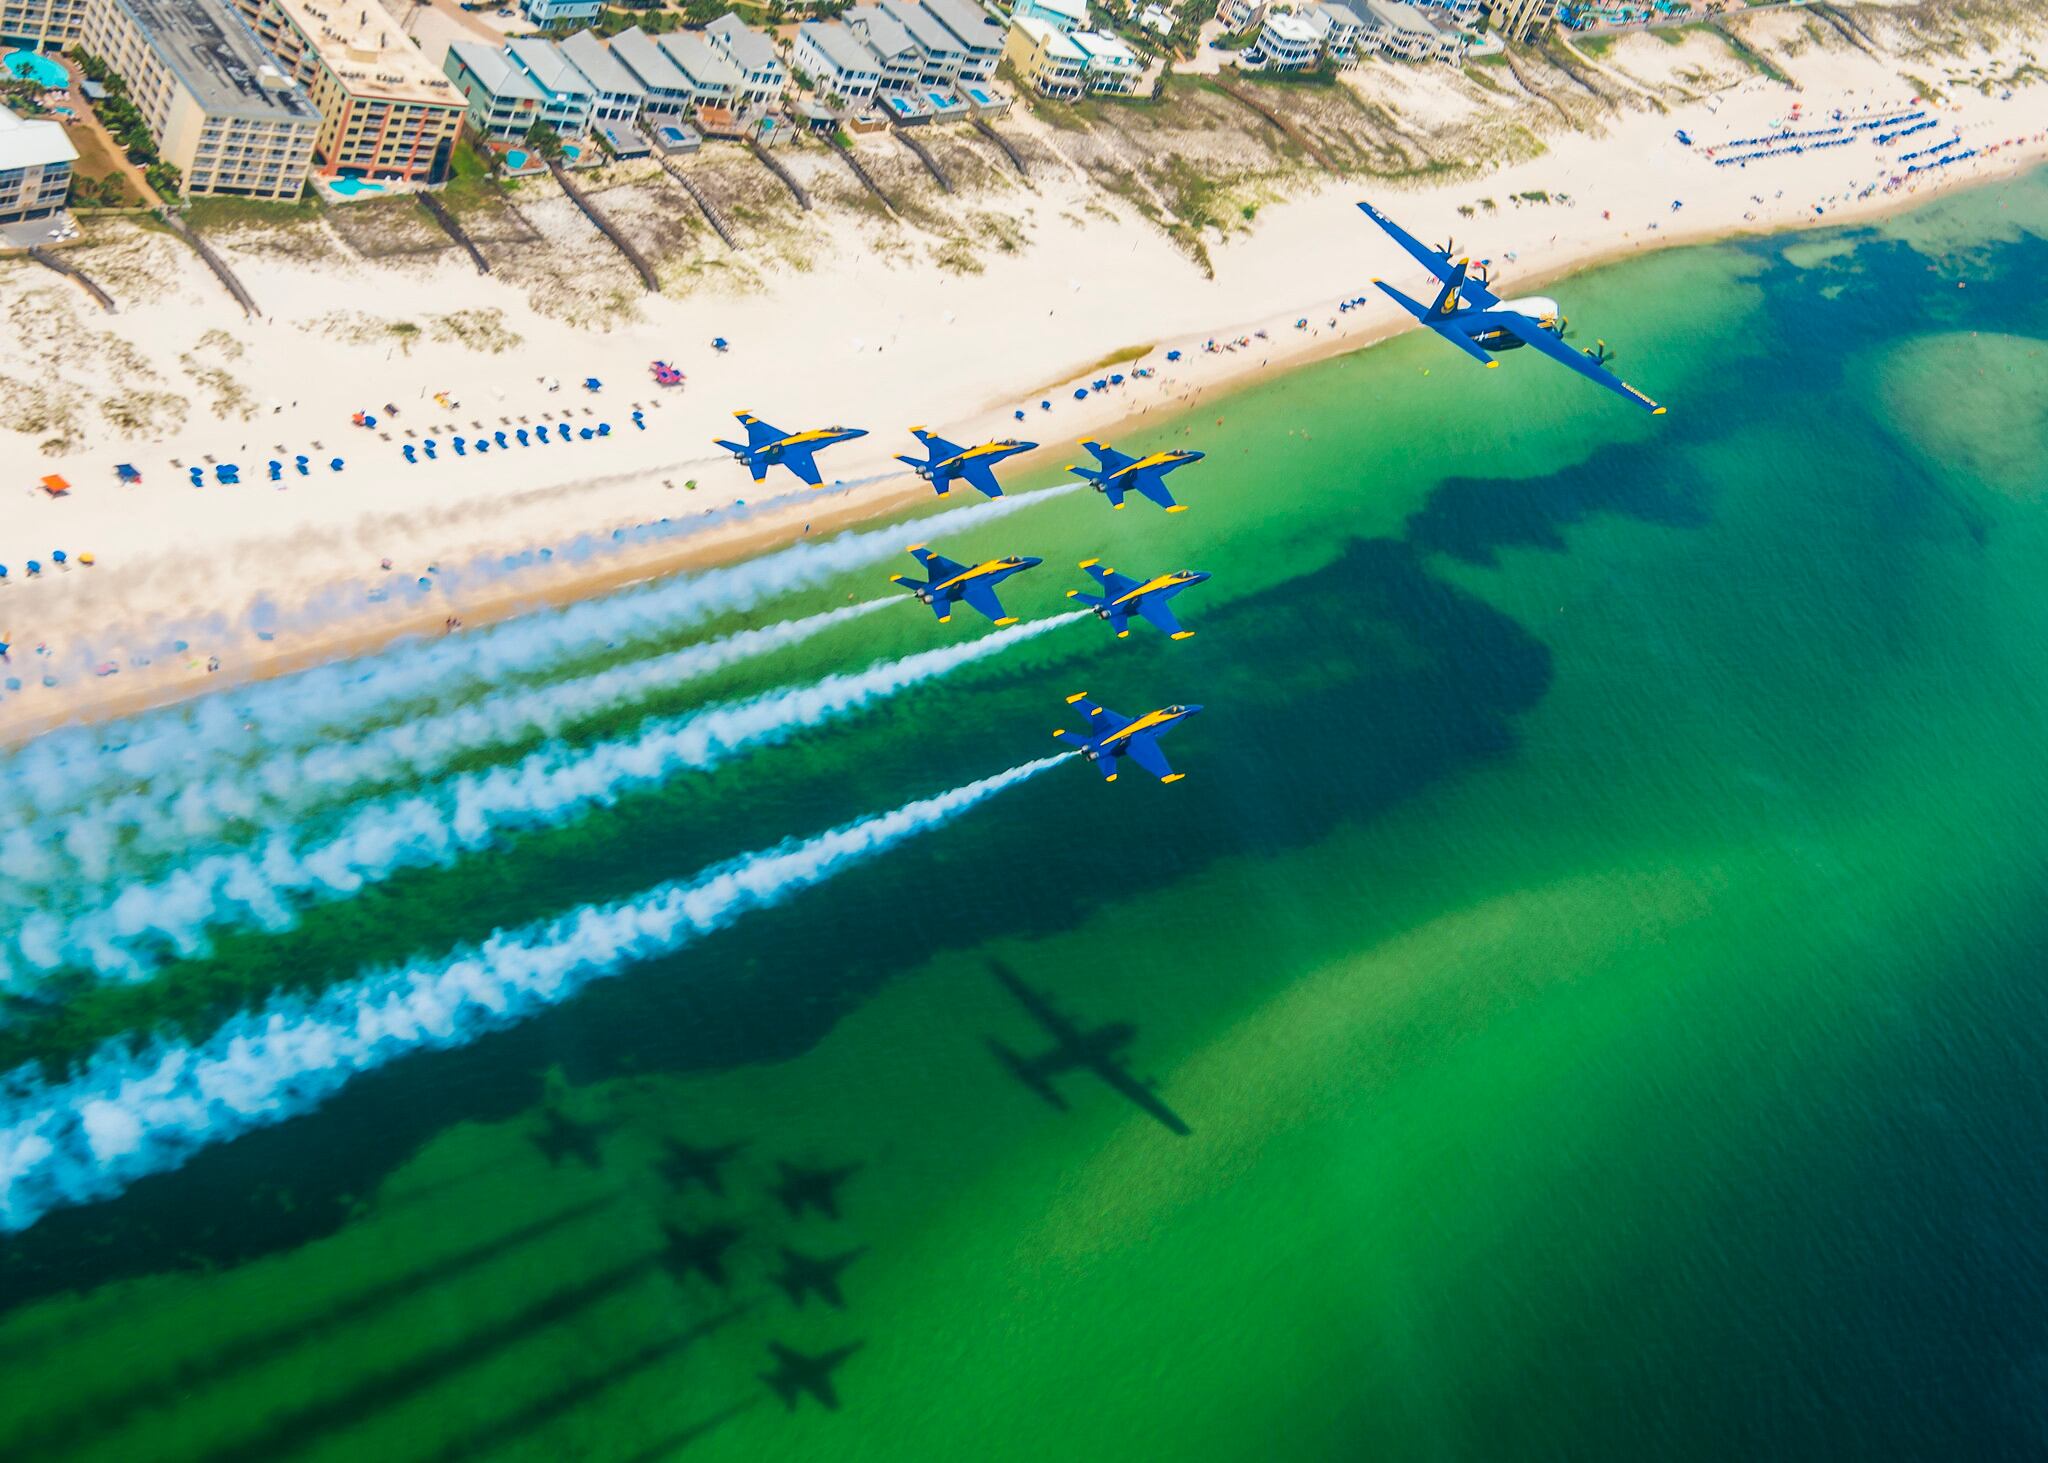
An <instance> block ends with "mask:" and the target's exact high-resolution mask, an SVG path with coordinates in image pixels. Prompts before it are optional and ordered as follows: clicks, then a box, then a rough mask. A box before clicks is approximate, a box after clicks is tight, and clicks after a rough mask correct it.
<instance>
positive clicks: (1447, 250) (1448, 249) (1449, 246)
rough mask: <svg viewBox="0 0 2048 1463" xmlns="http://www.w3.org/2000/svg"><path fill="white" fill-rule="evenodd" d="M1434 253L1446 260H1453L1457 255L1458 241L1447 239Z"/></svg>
mask: <svg viewBox="0 0 2048 1463" xmlns="http://www.w3.org/2000/svg"><path fill="white" fill-rule="evenodd" d="M1436 252H1437V253H1439V254H1441V255H1443V256H1444V258H1446V259H1455V258H1456V257H1457V255H1458V241H1457V240H1456V239H1449V238H1447V239H1445V240H1444V241H1443V243H1442V244H1440V245H1439V246H1438V247H1437V251H1436Z"/></svg>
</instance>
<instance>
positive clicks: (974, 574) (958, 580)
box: [931, 559, 1017, 594]
mask: <svg viewBox="0 0 2048 1463" xmlns="http://www.w3.org/2000/svg"><path fill="white" fill-rule="evenodd" d="M1016 567H1017V566H1016V565H1014V564H1011V563H1008V562H1006V561H1004V560H1002V559H990V560H989V561H988V562H987V563H986V564H976V565H975V566H974V567H973V568H972V569H963V570H962V571H961V572H960V573H958V574H955V575H954V576H953V577H952V578H951V579H948V580H945V581H943V582H942V583H939V584H934V585H933V586H932V587H931V592H932V593H933V594H937V593H938V592H939V591H940V590H942V589H951V588H952V587H953V586H954V585H956V584H965V583H966V582H967V581H968V580H970V579H979V578H981V577H982V576H983V575H985V574H994V573H995V572H996V571H998V570H1000V569H1014V568H1016Z"/></svg>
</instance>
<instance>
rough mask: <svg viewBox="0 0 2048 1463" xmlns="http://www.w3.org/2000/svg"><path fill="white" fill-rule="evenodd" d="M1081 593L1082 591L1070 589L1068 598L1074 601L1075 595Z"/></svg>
mask: <svg viewBox="0 0 2048 1463" xmlns="http://www.w3.org/2000/svg"><path fill="white" fill-rule="evenodd" d="M1080 592H1081V591H1080V590H1078V589H1070V590H1068V591H1067V598H1068V599H1072V598H1073V597H1074V596H1075V595H1077V594H1079V593H1080Z"/></svg>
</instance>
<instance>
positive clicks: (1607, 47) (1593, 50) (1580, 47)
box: [1572, 36, 1614, 58]
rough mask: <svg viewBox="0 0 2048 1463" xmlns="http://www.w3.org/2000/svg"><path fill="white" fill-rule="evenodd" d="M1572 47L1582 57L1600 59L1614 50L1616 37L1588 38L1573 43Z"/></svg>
mask: <svg viewBox="0 0 2048 1463" xmlns="http://www.w3.org/2000/svg"><path fill="white" fill-rule="evenodd" d="M1572 47H1573V49H1574V50H1576V51H1578V53H1579V54H1580V55H1582V56H1592V57H1595V58H1598V57H1601V56H1604V55H1606V54H1607V53H1608V52H1609V51H1611V50H1613V49H1614V37H1613V36H1586V37H1584V38H1583V39H1580V40H1575V41H1573V42H1572Z"/></svg>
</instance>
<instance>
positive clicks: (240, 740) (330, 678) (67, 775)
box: [0, 483, 1084, 826]
mask: <svg viewBox="0 0 2048 1463" xmlns="http://www.w3.org/2000/svg"><path fill="white" fill-rule="evenodd" d="M1082 486H1084V485H1083V484H1080V483H1066V484H1061V485H1060V486H1058V487H1052V488H1044V489H1041V490H1039V491H1037V492H1032V493H1020V494H1018V495H1016V496H1014V497H1003V498H993V499H989V500H987V501H986V502H982V503H977V504H974V505H972V506H970V507H966V508H956V509H950V510H948V511H947V512H945V513H943V514H941V515H939V517H938V518H936V519H934V520H931V521H929V522H927V523H924V524H922V525H918V526H917V527H912V526H909V525H902V524H898V525H893V526H890V527H887V528H879V529H869V530H865V531H863V532H859V533H844V534H840V535H838V536H836V537H834V538H829V539H820V540H815V541H814V540H810V539H805V540H802V541H800V542H798V543H796V544H793V545H791V546H790V547H789V548H786V549H780V550H777V551H776V552H774V553H771V554H764V555H762V556H761V557H760V558H758V559H750V560H747V561H745V562H744V563H740V564H735V565H731V566H729V567H726V568H720V569H710V570H706V571H704V572H702V573H698V574H689V575H680V576H677V577H675V578H671V579H666V580H663V581H662V582H660V583H658V584H654V585H649V586H646V587H644V588H641V589H638V590H634V591H630V592H627V593H622V594H616V595H610V596H607V597H605V598H603V599H593V600H583V601H579V602H578V603H575V604H572V605H567V606H564V607H562V608H560V609H552V610H544V611H539V612H536V613H533V614H528V615H522V616H519V617H518V618H516V619H511V620H506V621H503V622H501V623H499V624H496V625H491V626H488V627H484V628H480V629H477V630H473V631H469V632H466V633H465V634H462V635H459V636H449V637H443V638H439V639H434V640H412V641H403V642H400V643H399V644H397V645H394V646H391V647H388V648H387V649H385V650H384V651H382V652H380V653H378V654H376V655H371V656H365V657H361V658H359V659H356V660H349V661H338V662H335V663H332V664H329V665H324V666H317V667H315V668H313V669H311V670H307V671H302V672H299V673H297V674H295V675H289V676H280V677H277V678H275V679H273V680H268V681H260V682H257V683H255V684H252V685H249V686H245V687H241V688H238V689H236V690H233V691H228V692H223V693H220V694H216V695H212V696H205V697H201V698H198V699H197V700H194V701H191V702H187V703H185V704H183V705H180V706H177V707H171V708H167V709H165V710H163V711H159V712H153V713H150V714H148V715H145V716H142V717H138V718H135V719H134V720H132V721H129V722H126V723H117V724H115V725H112V726H93V727H80V728H76V729H73V730H69V731H63V732H54V733H51V734H50V735H48V736H45V737H42V738H40V739H38V740H37V741H34V742H31V743H30V744H28V746H26V747H24V748H22V749H21V750H20V751H19V752H16V753H14V754H13V755H12V756H10V757H7V758H6V759H5V760H0V826H5V825H8V824H14V823H20V822H24V821H26V820H27V819H28V818H30V817H35V816H52V815H55V814H58V813H62V812H66V811H69V810H72V809H75V808H79V807H82V806H85V805H87V804H88V803H89V802H90V801H92V800H94V799H97V798H104V797H107V796H110V795H112V794H114V793H116V792H118V791H121V790H123V789H131V788H136V787H142V786H152V785H154V783H155V782H156V780H157V779H158V778H160V777H166V776H191V775H198V774H201V773H204V772H205V771H208V770H211V769H213V768H215V767H217V766H218V765H219V764H220V763H221V762H222V761H223V760H224V759H231V758H244V759H246V758H250V757H253V756H256V755H260V754H261V753H262V752H264V751H266V750H269V749H272V748H276V747H288V746H305V745H309V744H311V743H313V742H316V741H320V740H326V739H332V738H333V737H335V736H337V735H345V734H347V733H348V731H349V730H350V729H352V728H359V727H362V726H365V725H369V724H372V723H374V722H375V721H376V720H377V719H378V718H379V717H388V716H391V715H393V714H395V713H396V712H397V711H398V710H400V709H403V708H407V707H413V706H419V705H427V706H439V705H448V704H452V703H454V702H457V701H460V700H462V699H465V698H467V697H470V696H473V695H475V694H476V693H477V692H478V691H479V690H482V689H486V688H489V687H491V686H493V685H494V684H496V683H498V682H501V681H503V680H504V679H505V678H507V677H511V676H518V675H525V674H532V673H534V672H536V671H539V670H541V669H544V668H545V667H546V666H548V665H549V664H551V663H553V662H556V661H559V660H563V659H566V658H569V657H573V656H576V655H593V654H597V653H600V652H602V651H604V650H605V649H606V648H608V647H610V646H615V645H618V644H621V643H625V642H630V641H634V640H642V639H647V638H650V637H653V636H658V635H664V634H671V633H674V632H675V631H677V630H681V629H684V628H687V627H688V626H691V625H695V624H701V623H702V622H703V621H705V620H707V619H710V618H711V617H712V616H714V615H719V614H730V613H743V612H745V611H747V610H750V609H752V608H753V607H755V606H756V605H759V604H761V603H763V602H765V601H767V600H769V599H772V598H774V597H776V596H779V595H783V594H787V593H791V592H794V591H798V590H804V589H813V588H816V587H818V586H820V585H822V584H825V583H828V582H829V581H830V580H832V579H833V578H835V577H837V576H838V575H840V574H843V573H846V572H848V571H850V570H853V569H858V568H862V567H864V566H866V565H870V564H875V563H879V562H881V561H882V560H884V559H887V558H889V557H891V556H893V555H895V554H897V553H900V552H901V551H902V548H903V543H904V536H905V534H906V533H915V532H918V531H920V530H922V531H927V532H929V531H932V530H933V529H939V530H942V531H944V532H946V533H949V534H950V533H956V532H962V531H965V530H967V529H971V528H975V527H978V526H980V525H983V524H986V523H989V522H992V521H995V520H997V519H1000V518H1003V517H1006V516H1008V515H1009V514H1012V513H1016V512H1019V511H1021V510H1023V509H1026V508H1030V507H1034V506H1036V505H1037V504H1040V503H1044V502H1047V501H1050V500H1052V499H1055V498H1059V497H1063V496H1065V495H1066V494H1068V493H1071V492H1075V491H1077V490H1078V489H1079V488H1080V487H1082ZM159 791H163V790H162V789H159Z"/></svg>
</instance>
